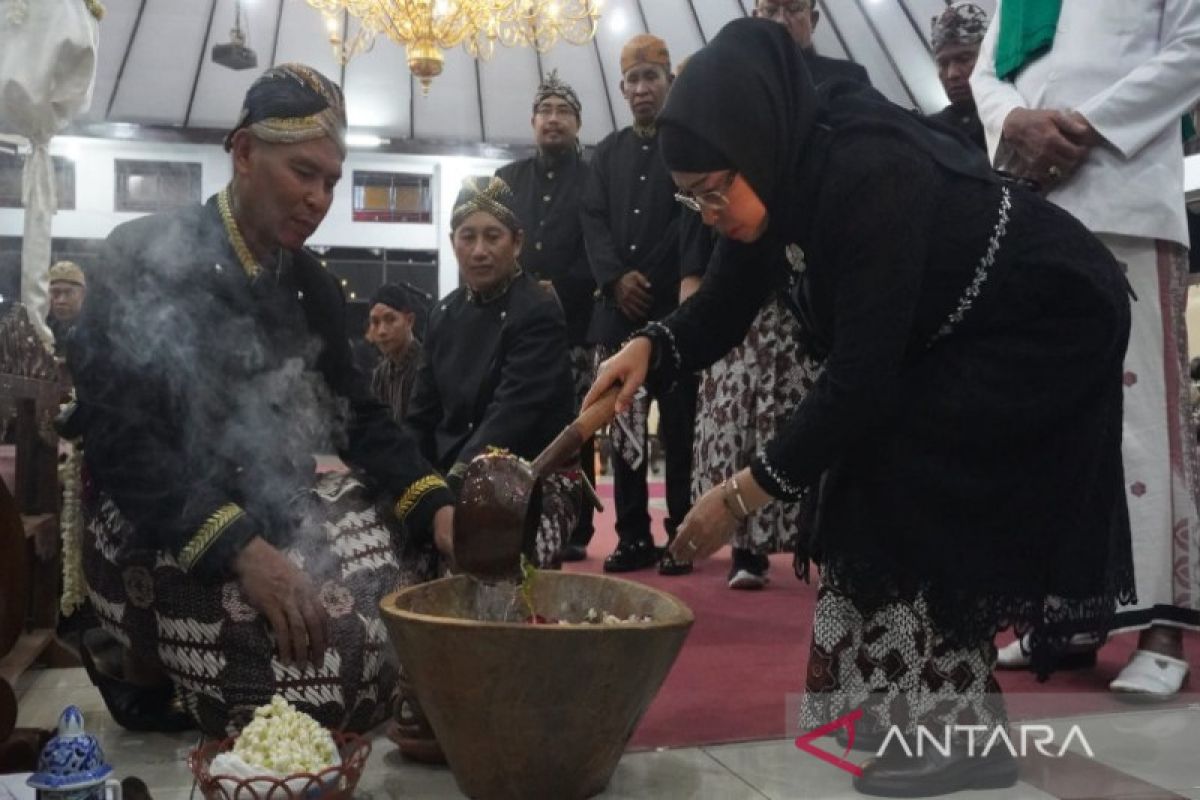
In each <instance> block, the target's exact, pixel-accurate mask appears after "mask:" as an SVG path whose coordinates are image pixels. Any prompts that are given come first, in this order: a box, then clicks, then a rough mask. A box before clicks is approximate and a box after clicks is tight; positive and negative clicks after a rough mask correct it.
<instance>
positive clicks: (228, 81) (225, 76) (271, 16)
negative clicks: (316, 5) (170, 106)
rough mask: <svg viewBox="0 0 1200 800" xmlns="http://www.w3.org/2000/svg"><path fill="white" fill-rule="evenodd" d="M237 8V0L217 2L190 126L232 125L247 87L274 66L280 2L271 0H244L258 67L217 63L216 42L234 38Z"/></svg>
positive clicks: (248, 38)
mask: <svg viewBox="0 0 1200 800" xmlns="http://www.w3.org/2000/svg"><path fill="white" fill-rule="evenodd" d="M233 7H234V0H218V2H217V10H216V13H215V14H214V15H213V23H212V28H211V29H210V31H209V34H208V47H207V48H206V54H205V57H204V63H203V67H202V69H201V70H200V80H199V82H197V84H196V99H195V100H194V101H193V102H192V113H191V117H190V118H189V119H188V123H187V124H189V125H194V126H196V127H200V128H227V127H230V126H232V125H233V124H234V122H235V121H236V120H237V116H238V113H239V112H240V111H241V106H242V98H243V97H244V96H245V94H246V90H247V89H249V88H250V84H252V83H253V82H254V79H255V78H257V77H258V76H259V75H260V74H261V73H262V71H263V70H265V69H267V68H268V67H270V66H271V50H272V44H273V43H274V41H275V27H276V20H277V18H278V16H279V4H278V2H267V0H256V1H255V2H250V3H246V2H243V3H242V8H243V12H242V31H243V33H244V34H246V46H247V47H249V48H250V49H251V50H254V51H255V52H256V53H257V54H258V67H257V68H252V69H240V70H235V69H229V68H228V67H223V66H221V65H220V64H217V63H215V62H213V60H212V48H213V45H217V44H225V43H227V42H229V41H230V30H231V29H232V28H233Z"/></svg>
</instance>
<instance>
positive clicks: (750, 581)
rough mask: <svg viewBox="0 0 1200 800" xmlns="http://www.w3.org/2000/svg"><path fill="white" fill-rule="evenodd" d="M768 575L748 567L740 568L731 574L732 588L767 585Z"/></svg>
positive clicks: (730, 586)
mask: <svg viewBox="0 0 1200 800" xmlns="http://www.w3.org/2000/svg"><path fill="white" fill-rule="evenodd" d="M767 580H768V578H767V576H766V575H759V574H758V573H757V572H751V571H750V570H748V569H739V570H738V571H737V572H735V573H733V574H732V575H730V576H729V588H730V589H761V588H763V587H764V586H766V585H767Z"/></svg>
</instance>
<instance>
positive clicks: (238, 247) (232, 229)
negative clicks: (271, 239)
mask: <svg viewBox="0 0 1200 800" xmlns="http://www.w3.org/2000/svg"><path fill="white" fill-rule="evenodd" d="M217 209H218V210H219V211H220V212H221V222H223V223H224V224H225V235H226V236H228V237H229V243H230V244H231V245H233V252H234V253H235V254H236V255H237V257H238V261H240V262H241V264H242V269H244V270H246V275H248V276H249V277H250V279H251V280H253V279H254V278H257V277H258V273H260V272H262V267H261V266H259V264H258V259H256V258H255V257H254V254H253V253H251V252H250V246H249V245H247V244H246V240H245V238H244V237H243V236H242V232H241V231H240V230H239V229H238V226H237V220H235V219H234V218H233V203H232V193H231V192H230V189H229V186H226V187H225V188H224V189H222V190H221V191H220V192H219V193H218V194H217Z"/></svg>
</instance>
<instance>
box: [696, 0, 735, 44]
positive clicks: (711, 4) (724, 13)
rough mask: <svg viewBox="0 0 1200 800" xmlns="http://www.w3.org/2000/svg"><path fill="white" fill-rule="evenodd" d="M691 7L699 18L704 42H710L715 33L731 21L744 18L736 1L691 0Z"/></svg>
mask: <svg viewBox="0 0 1200 800" xmlns="http://www.w3.org/2000/svg"><path fill="white" fill-rule="evenodd" d="M692 5H693V6H694V7H695V8H696V15H697V16H698V17H700V25H701V26H702V27H703V28H704V38H705V40H706V41H712V38H713V37H714V36H716V35H717V32H718V31H720V30H721V28H724V27H725V23H727V22H729V21H730V20H731V19H738V18H740V17H743V16H745V13H744V12H743V10H742V6H741V4H739V3H738V0H692Z"/></svg>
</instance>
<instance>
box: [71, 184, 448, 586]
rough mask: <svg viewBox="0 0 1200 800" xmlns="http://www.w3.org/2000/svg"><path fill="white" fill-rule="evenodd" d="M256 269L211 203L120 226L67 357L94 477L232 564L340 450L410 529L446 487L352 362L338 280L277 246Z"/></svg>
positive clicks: (181, 551) (278, 521)
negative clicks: (321, 460) (327, 456)
mask: <svg viewBox="0 0 1200 800" xmlns="http://www.w3.org/2000/svg"><path fill="white" fill-rule="evenodd" d="M271 266H272V269H264V270H263V271H262V272H260V273H259V274H258V275H257V277H254V278H251V277H250V275H249V273H248V271H247V270H246V269H245V268H244V267H243V266H242V263H241V262H240V261H239V259H238V256H237V254H236V253H235V250H234V248H233V246H232V245H231V244H230V240H229V237H228V234H227V233H226V228H225V225H224V223H223V222H222V219H221V216H220V213H219V211H218V208H217V203H216V198H211V199H210V200H209V202H208V203H207V204H206V205H203V206H191V207H187V208H184V209H180V210H178V211H172V212H168V213H164V214H156V215H153V216H149V217H143V218H142V219H139V220H135V221H133V222H128V223H125V224H124V225H121V226H119V227H118V228H116V229H115V230H114V231H113V232H112V234H111V235H110V236H109V237H108V241H107V242H106V246H105V251H104V257H103V259H102V261H101V264H100V265H99V266H98V268H96V269H94V270H92V271H91V273H90V274H89V275H88V287H89V292H88V299H87V303H86V305H85V308H84V312H83V314H82V316H81V318H80V321H79V324H78V326H77V328H76V330H75V333H74V335H73V336H72V337H71V341H70V345H69V349H68V364H69V365H70V369H71V371H72V373H73V375H74V376H75V383H76V391H77V395H78V408H77V409H76V412H75V414H74V415H73V416H72V419H71V421H70V423H69V425H68V432H69V433H72V434H82V436H83V448H84V458H85V463H86V466H87V469H88V474H89V476H90V480H91V481H92V483H93V484H94V487H95V488H96V489H98V490H100V491H102V492H105V493H107V494H108V495H109V496H110V497H111V498H112V499H113V501H114V502H115V503H116V505H117V507H118V509H119V510H120V511H121V513H122V514H123V515H124V516H125V517H127V518H128V519H129V520H130V522H132V524H133V527H134V529H135V531H136V537H135V538H136V539H137V541H135V542H130V543H129V544H130V545H131V546H148V547H153V548H160V549H165V550H167V551H169V552H171V553H172V554H174V555H175V557H176V558H177V559H178V560H179V563H180V565H181V566H182V567H183V568H184V569H185V570H188V571H189V572H193V573H196V574H198V575H200V576H202V577H211V578H223V577H226V576H227V575H228V574H229V571H230V569H231V566H232V559H233V556H234V555H235V554H236V553H237V552H238V551H239V550H240V549H241V547H242V546H243V545H244V544H245V543H246V542H247V541H249V540H250V539H251V538H253V537H254V536H256V535H257V536H262V537H263V538H265V539H266V540H267V541H270V542H272V543H274V544H277V545H282V544H286V543H287V541H288V540H289V539H290V538H291V537H293V536H294V535H296V532H297V530H299V529H300V527H301V526H303V525H304V524H305V523H304V520H303V519H302V518H301V509H302V508H303V505H304V504H303V503H302V502H300V499H301V498H303V497H305V496H306V495H307V490H308V489H309V488H310V487H311V486H312V484H313V479H314V475H315V460H314V457H313V456H314V454H316V453H321V452H331V451H336V452H337V453H338V454H339V455H340V456H341V457H342V459H343V460H344V461H345V462H346V463H347V464H349V465H350V466H351V467H352V468H354V469H356V470H357V471H359V472H360V473H361V475H362V477H363V479H364V480H365V481H366V482H367V484H368V487H369V488H372V489H373V490H375V491H377V492H378V493H380V496H381V498H383V499H385V500H386V501H387V503H388V504H389V505H392V507H393V510H394V512H395V513H396V514H397V516H398V517H400V518H401V519H402V520H404V521H406V522H408V523H409V524H410V527H411V529H412V530H414V531H415V532H417V534H418V535H428V533H429V527H430V522H431V519H432V515H433V512H434V511H436V510H437V509H438V508H440V507H441V506H443V505H445V504H447V503H449V502H450V500H451V497H450V494H449V492H448V490H447V489H446V484H445V482H444V481H443V480H442V479H441V477H440V476H438V475H437V474H436V473H434V472H433V470H432V468H431V467H430V466H429V464H428V463H427V462H426V461H425V460H424V459H423V458H422V457H421V455H420V453H419V451H418V449H417V446H416V442H415V441H413V439H412V438H411V437H410V436H408V435H407V434H406V433H404V432H403V430H402V429H401V428H400V427H398V426H397V425H396V424H395V423H394V422H392V421H391V419H390V418H389V414H388V409H387V407H386V406H385V405H383V404H382V403H380V402H379V401H377V400H376V399H374V398H373V397H372V396H371V393H370V389H369V386H368V381H367V378H366V376H365V375H364V374H363V373H362V372H361V371H360V370H359V369H358V368H357V367H356V366H355V364H354V362H353V360H352V358H351V354H350V346H349V342H348V340H347V338H346V331H345V324H346V323H345V302H344V300H343V298H342V292H341V287H340V285H339V284H338V281H337V280H336V279H335V278H334V276H333V275H331V274H330V273H329V272H327V271H326V270H325V269H324V268H323V267H322V266H321V264H320V262H319V261H317V260H316V258H314V257H313V256H312V255H310V254H309V253H307V252H304V251H300V252H294V253H287V252H281V253H280V254H279V256H278V261H277V263H276V264H274V265H271Z"/></svg>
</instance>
